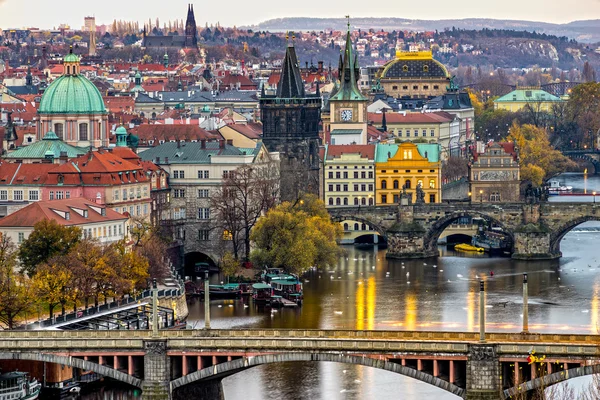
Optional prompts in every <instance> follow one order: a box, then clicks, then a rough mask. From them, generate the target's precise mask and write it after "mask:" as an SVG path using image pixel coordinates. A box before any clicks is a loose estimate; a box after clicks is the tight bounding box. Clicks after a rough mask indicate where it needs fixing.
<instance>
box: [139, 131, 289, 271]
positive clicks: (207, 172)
mask: <svg viewBox="0 0 600 400" xmlns="http://www.w3.org/2000/svg"><path fill="white" fill-rule="evenodd" d="M276 156H277V155H272V154H269V152H268V151H267V149H266V147H265V146H264V145H263V144H262V143H258V144H257V145H256V146H255V147H254V148H246V149H244V148H237V147H233V146H231V145H228V144H226V142H225V141H224V140H220V141H218V142H217V141H214V142H207V141H205V140H202V141H200V142H194V143H164V144H162V145H160V146H157V147H154V148H152V149H149V150H146V151H144V152H143V153H142V154H141V157H142V159H143V160H144V161H147V162H149V161H151V162H153V163H154V164H156V165H158V166H160V167H161V168H162V169H164V170H165V171H166V173H167V174H168V176H169V181H168V185H169V189H170V193H169V194H168V196H169V197H170V199H169V210H168V211H167V212H164V213H163V215H162V216H161V220H160V224H161V226H162V227H163V230H165V231H166V232H168V233H169V234H170V235H172V237H173V240H181V241H182V242H183V244H184V250H185V252H186V253H193V252H199V253H203V254H206V255H208V256H210V257H212V258H213V260H217V259H218V258H219V255H220V250H221V249H222V248H223V246H226V245H227V243H224V239H223V236H224V235H223V234H224V232H222V231H219V230H218V229H214V228H215V226H214V225H215V224H214V212H213V210H211V196H213V195H215V194H216V192H217V190H219V189H220V188H221V186H222V184H223V178H224V177H227V176H228V175H229V173H232V172H233V171H235V170H236V169H237V168H239V167H241V166H244V165H260V164H263V163H268V162H272V161H273V162H277V161H278V160H277V158H276Z"/></svg>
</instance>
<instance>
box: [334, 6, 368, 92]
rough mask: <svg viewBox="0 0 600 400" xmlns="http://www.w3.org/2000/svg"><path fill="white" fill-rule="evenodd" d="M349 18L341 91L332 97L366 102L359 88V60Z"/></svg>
mask: <svg viewBox="0 0 600 400" xmlns="http://www.w3.org/2000/svg"><path fill="white" fill-rule="evenodd" d="M346 18H348V32H347V33H346V46H345V47H344V56H343V58H342V56H341V55H340V75H339V80H340V89H339V91H338V92H337V93H336V94H335V95H332V96H331V100H359V101H365V100H367V98H366V97H365V96H363V94H362V93H361V91H360V89H359V88H358V84H357V81H358V78H359V73H358V59H357V58H356V57H355V55H354V54H353V48H352V35H351V33H350V19H349V18H350V17H349V16H346Z"/></svg>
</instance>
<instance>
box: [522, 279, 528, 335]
mask: <svg viewBox="0 0 600 400" xmlns="http://www.w3.org/2000/svg"><path fill="white" fill-rule="evenodd" d="M528 301H529V292H528V289H527V274H523V333H529V305H528V304H527V303H528Z"/></svg>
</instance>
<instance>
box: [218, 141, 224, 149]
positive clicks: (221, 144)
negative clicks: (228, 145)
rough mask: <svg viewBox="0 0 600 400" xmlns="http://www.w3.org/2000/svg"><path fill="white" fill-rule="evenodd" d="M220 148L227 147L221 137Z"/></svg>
mask: <svg viewBox="0 0 600 400" xmlns="http://www.w3.org/2000/svg"><path fill="white" fill-rule="evenodd" d="M219 148H220V149H224V148H225V140H223V139H219Z"/></svg>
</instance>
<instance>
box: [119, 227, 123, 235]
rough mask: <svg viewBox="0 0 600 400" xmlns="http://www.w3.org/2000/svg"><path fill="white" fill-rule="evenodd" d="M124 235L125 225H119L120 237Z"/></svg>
mask: <svg viewBox="0 0 600 400" xmlns="http://www.w3.org/2000/svg"><path fill="white" fill-rule="evenodd" d="M122 234H123V225H119V235H122Z"/></svg>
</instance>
